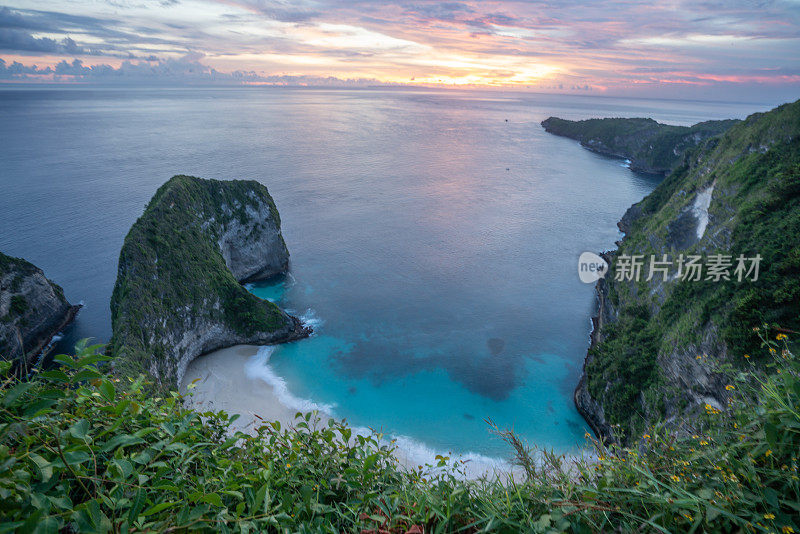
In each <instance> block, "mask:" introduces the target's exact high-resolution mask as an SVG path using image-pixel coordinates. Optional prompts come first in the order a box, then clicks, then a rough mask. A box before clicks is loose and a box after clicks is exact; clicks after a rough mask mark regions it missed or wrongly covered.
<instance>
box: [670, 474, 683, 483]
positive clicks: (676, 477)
mask: <svg viewBox="0 0 800 534" xmlns="http://www.w3.org/2000/svg"><path fill="white" fill-rule="evenodd" d="M669 478H671V479H672V480H674V481H675V482H680V481H681V477H679V476H677V475H672V476H670V477H669Z"/></svg>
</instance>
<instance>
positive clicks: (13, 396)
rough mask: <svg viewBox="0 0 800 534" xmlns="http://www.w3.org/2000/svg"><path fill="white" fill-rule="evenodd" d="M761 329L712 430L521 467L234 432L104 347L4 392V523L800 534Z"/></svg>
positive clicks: (319, 434)
mask: <svg viewBox="0 0 800 534" xmlns="http://www.w3.org/2000/svg"><path fill="white" fill-rule="evenodd" d="M768 332H769V330H767V329H763V328H762V329H761V330H760V331H759V333H760V334H761V335H762V336H764V338H763V339H764V351H765V352H766V353H767V354H768V355H770V357H771V358H772V363H771V364H770V367H769V368H768V370H769V374H767V373H764V372H762V371H759V370H758V369H757V368H755V367H752V368H748V369H747V370H745V371H734V370H732V369H720V370H719V371H720V372H724V373H729V374H730V376H731V379H730V386H729V391H730V394H731V396H730V400H729V411H722V410H719V409H717V408H715V407H712V406H708V407H707V410H706V412H707V413H706V415H705V416H704V418H703V420H702V421H701V422H700V425H699V426H698V429H697V430H696V434H693V435H686V436H679V435H675V434H674V433H672V432H667V431H666V430H665V429H664V428H663V427H656V428H653V429H651V430H649V431H648V433H646V434H644V435H643V436H642V437H641V438H640V440H639V442H638V444H637V445H638V446H637V447H636V448H621V447H617V446H613V447H610V448H606V447H605V446H604V445H603V444H602V443H600V442H597V441H594V440H590V441H591V443H592V444H593V445H594V447H595V450H596V455H595V457H587V458H583V459H581V458H577V459H569V458H565V457H563V456H558V455H555V454H553V453H549V452H543V451H536V450H531V449H530V448H529V447H528V446H527V445H526V444H525V443H524V442H523V441H521V440H520V439H519V438H518V437H517V436H516V435H514V434H513V432H508V431H500V430H499V429H495V431H496V432H497V433H498V434H500V436H501V437H502V438H503V439H505V440H506V441H507V442H508V443H509V444H510V445H511V446H512V447H513V450H514V452H515V453H516V457H517V460H518V463H519V465H520V470H521V471H522V473H524V475H520V474H517V475H516V476H512V477H510V478H509V479H508V480H502V479H491V480H476V481H470V480H467V479H465V478H464V477H463V476H461V473H460V469H461V466H460V464H458V463H455V464H454V463H452V462H450V461H449V459H447V458H440V459H439V463H438V465H437V466H428V467H427V468H425V469H419V470H407V469H405V468H403V467H400V466H399V465H398V463H397V461H396V460H395V459H394V457H393V455H392V452H393V449H392V446H391V444H387V443H386V442H385V441H384V440H382V439H381V436H379V435H373V436H366V437H365V436H356V435H354V434H353V433H352V431H351V430H350V429H349V428H348V427H347V426H346V425H345V424H344V423H341V422H335V421H329V422H327V423H326V424H321V423H320V422H319V421H318V420H317V419H315V416H314V414H306V415H302V416H301V415H298V419H297V424H296V425H295V428H291V429H286V428H281V427H280V425H279V424H278V423H276V422H275V423H265V424H264V425H263V426H262V427H261V428H259V429H258V430H257V431H256V432H255V433H254V435H249V434H244V433H238V432H237V433H233V432H232V431H231V430H230V428H229V425H230V423H231V422H232V421H233V420H234V419H235V416H233V417H231V416H228V415H227V414H225V413H224V412H219V413H213V412H207V413H202V414H200V413H195V412H193V411H191V410H187V409H185V408H184V407H183V406H182V402H181V396H180V395H178V394H177V393H170V394H169V395H167V396H165V397H163V398H158V397H152V396H151V395H148V394H147V393H146V392H145V389H146V384H145V382H144V380H143V378H139V379H131V378H126V379H120V378H114V377H113V376H111V375H108V374H105V373H103V372H102V371H101V370H100V369H99V368H98V366H99V365H102V362H103V361H105V360H106V359H107V358H105V357H104V356H100V355H97V354H96V351H97V349H98V348H99V346H94V347H86V346H83V345H82V346H80V347H79V349H80V350H79V352H78V355H77V356H76V357H75V358H71V357H67V356H60V357H58V358H57V359H58V361H59V362H61V364H62V367H61V368H59V369H54V370H49V371H45V372H39V373H38V374H36V375H35V376H33V377H32V379H31V380H30V381H28V382H17V381H15V380H14V379H12V378H9V379H7V380H5V382H4V383H3V384H2V389H0V517H2V519H3V521H2V524H0V530H2V531H12V530H15V531H18V532H34V531H43V532H45V531H46V532H55V531H57V530H72V531H79V532H109V531H115V532H132V531H159V532H169V531H215V532H216V531H222V532H228V531H244V532H252V531H268V532H278V531H292V532H376V533H377V532H390V533H394V532H401V533H402V532H418V533H419V532H520V531H523V530H524V531H530V532H553V531H568V530H571V531H574V532H597V531H603V530H606V531H610V530H614V531H621V532H629V531H642V530H646V531H659V532H674V531H688V530H702V531H706V532H731V531H736V530H740V531H762V532H767V531H778V532H785V533H789V532H794V531H800V524H799V522H798V516H799V515H800V482H799V480H800V479H799V478H798V459H797V454H798V450H800V380H799V379H798V376H799V374H800V363H799V362H798V360H797V359H795V357H794V356H793V355H792V354H791V352H790V351H789V346H788V345H787V341H786V340H785V339H784V338H785V336H784V335H782V334H779V335H778V336H777V337H778V338H779V339H778V340H775V339H774V338H775V335H774V331H773V332H772V334H770V336H771V339H768V338H767V337H766V335H767V333H768Z"/></svg>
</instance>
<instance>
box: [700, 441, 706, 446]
mask: <svg viewBox="0 0 800 534" xmlns="http://www.w3.org/2000/svg"><path fill="white" fill-rule="evenodd" d="M700 445H708V442H707V441H706V440H703V441H701V442H700Z"/></svg>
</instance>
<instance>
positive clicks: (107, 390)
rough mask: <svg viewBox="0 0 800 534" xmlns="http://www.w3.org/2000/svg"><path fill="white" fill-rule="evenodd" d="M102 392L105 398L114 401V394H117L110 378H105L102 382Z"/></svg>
mask: <svg viewBox="0 0 800 534" xmlns="http://www.w3.org/2000/svg"><path fill="white" fill-rule="evenodd" d="M99 389H100V394H101V395H102V396H103V398H104V399H105V400H107V401H113V400H114V395H115V394H116V390H115V389H114V384H112V383H111V381H110V380H103V381H102V382H101V383H100V388H99Z"/></svg>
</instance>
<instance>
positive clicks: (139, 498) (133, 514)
mask: <svg viewBox="0 0 800 534" xmlns="http://www.w3.org/2000/svg"><path fill="white" fill-rule="evenodd" d="M146 502H147V492H146V491H145V490H143V489H140V490H139V491H138V492H136V496H135V497H134V498H133V502H131V509H130V510H128V521H129V522H130V523H133V522H135V521H136V519H137V518H138V517H139V512H141V511H142V508H144V505H145V503H146Z"/></svg>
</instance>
